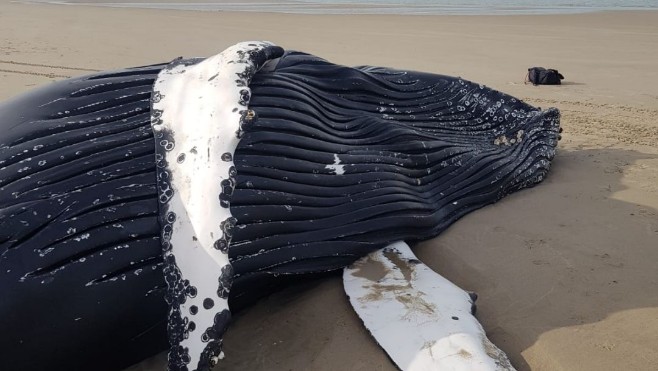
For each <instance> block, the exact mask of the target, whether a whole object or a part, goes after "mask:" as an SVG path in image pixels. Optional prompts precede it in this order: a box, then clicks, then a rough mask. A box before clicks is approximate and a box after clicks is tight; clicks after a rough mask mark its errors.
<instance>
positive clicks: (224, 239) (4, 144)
mask: <svg viewBox="0 0 658 371" xmlns="http://www.w3.org/2000/svg"><path fill="white" fill-rule="evenodd" d="M559 131H560V129H559V112H558V111H557V110H556V109H548V110H546V111H541V110H539V109H537V108H535V107H532V106H530V105H528V104H526V103H524V102H522V101H520V100H517V99H515V98H513V97H511V96H508V95H506V94H504V93H500V92H497V91H494V90H491V89H489V88H487V87H484V86H482V85H478V84H475V83H472V82H469V81H466V80H463V79H461V78H453V77H448V76H443V75H436V74H428V73H421V72H412V71H402V70H394V69H389V68H380V67H368V66H366V67H356V68H351V67H344V66H339V65H335V64H332V63H330V62H327V61H325V60H323V59H321V58H318V57H315V56H312V55H309V54H305V53H301V52H295V51H285V50H283V49H282V48H280V47H278V46H275V45H273V44H270V43H263V42H247V43H240V44H237V45H235V46H233V47H230V48H228V49H226V50H225V51H224V52H222V53H220V54H218V55H216V56H214V57H211V58H207V59H177V60H175V61H173V62H171V63H169V64H159V65H152V66H145V67H138V68H129V69H124V70H118V71H112V72H102V73H98V74H94V75H89V76H83V77H78V78H73V79H69V80H64V81H60V82H57V83H54V84H51V85H49V86H46V87H44V88H41V89H37V90H35V91H33V92H30V93H27V94H25V95H22V96H19V97H17V98H14V99H12V100H9V101H7V102H4V103H2V104H0V292H1V293H2V294H3V298H5V299H4V300H2V301H0V318H2V321H0V333H2V334H3V336H2V337H0V349H1V352H2V354H3V355H4V356H6V357H5V359H9V358H11V359H13V360H15V361H13V362H12V363H11V365H10V366H9V367H14V368H15V369H21V370H30V369H35V370H36V369H43V368H54V369H58V368H67V369H82V368H89V367H92V368H93V369H97V370H100V369H117V368H121V367H125V366H127V365H130V364H132V363H134V362H137V361H139V360H141V359H143V358H144V357H146V356H148V355H150V354H153V353H155V352H157V351H159V350H161V349H164V348H165V347H166V346H167V339H169V346H170V354H169V368H170V369H172V370H185V369H189V370H197V369H198V370H207V369H210V368H211V367H212V366H213V365H214V364H215V363H216V362H217V360H218V359H219V358H221V356H222V353H221V338H222V334H223V332H224V331H225V329H226V327H227V326H228V323H229V320H230V316H231V308H239V307H243V306H245V305H247V304H248V303H250V302H252V301H253V300H255V299H256V298H258V297H260V296H262V295H264V294H266V293H268V292H270V291H271V290H272V289H273V288H274V287H277V286H279V285H281V284H285V283H286V282H289V281H291V280H295V279H299V278H301V277H306V276H307V275H308V274H317V273H322V272H329V271H336V270H340V269H342V268H344V267H346V266H348V265H350V264H351V263H353V262H354V261H356V260H357V259H359V258H361V257H363V256H365V255H367V254H369V253H371V252H373V251H377V250H379V249H381V248H383V247H385V246H388V245H389V244H391V243H393V242H396V241H409V242H413V241H418V240H423V239H428V238H432V237H434V236H436V235H437V234H439V233H440V232H441V231H443V230H444V229H445V228H447V227H448V226H449V225H450V224H451V223H453V222H454V221H456V220H457V219H459V218H460V217H461V216H463V215H465V214H466V213H468V212H470V211H473V210H475V209H477V208H480V207H482V206H484V205H487V204H490V203H493V202H496V201H497V200H499V199H501V198H502V197H504V196H505V195H507V194H509V193H511V192H514V191H517V190H520V189H523V188H527V187H531V186H533V185H535V184H537V183H539V182H541V181H542V180H543V179H544V178H545V176H546V174H547V172H548V170H549V168H550V162H551V160H552V159H553V157H554V155H555V150H556V146H557V141H558V139H559ZM163 298H164V299H166V300H163ZM166 333H167V334H168V335H167V334H166ZM82 348H84V349H85V351H84V352H81V351H80V349H82ZM99 359H103V361H102V362H100V364H99V362H98V360H99Z"/></svg>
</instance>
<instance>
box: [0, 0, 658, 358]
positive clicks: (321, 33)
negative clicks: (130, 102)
mask: <svg viewBox="0 0 658 371" xmlns="http://www.w3.org/2000/svg"><path fill="white" fill-rule="evenodd" d="M248 39H267V40H271V41H274V42H276V43H278V44H279V45H281V46H283V47H286V48H289V49H299V50H304V51H308V52H311V53H314V54H317V55H320V56H323V57H325V58H327V59H329V60H331V61H333V62H337V63H342V64H348V65H354V64H374V65H383V66H391V67H400V68H406V69H416V70H424V71H429V72H436V73H443V74H448V75H459V76H462V77H464V78H466V79H470V80H474V81H478V82H481V83H483V84H486V85H488V86H491V87H493V88H495V89H498V90H502V91H504V92H507V93H509V94H512V95H515V96H517V97H520V98H523V99H525V100H526V101H528V102H530V103H532V104H535V105H539V106H542V107H548V106H555V107H558V108H559V109H560V110H561V111H562V113H563V119H562V123H563V127H564V130H565V131H564V134H563V140H562V142H561V144H560V152H559V155H558V156H557V158H556V159H555V162H554V167H553V170H552V172H551V174H550V176H549V177H548V179H547V180H546V181H545V182H544V183H543V184H541V185H539V186H537V187H536V188H534V189H531V190H525V191H523V192H520V193H517V194H514V195H512V196H509V197H507V198H506V199H504V200H503V201H501V202H499V203H498V204H495V205H493V206H489V207H485V208H484V209H481V210H479V211H477V212H474V213H472V214H469V215H468V216H466V217H465V218H463V219H462V220H460V221H458V222H457V223H456V224H454V225H453V226H452V227H450V228H449V229H448V231H446V232H445V233H443V234H442V235H441V236H439V237H438V238H436V239H434V240H431V241H427V242H424V243H421V244H420V245H418V246H417V247H416V248H415V251H416V252H417V253H418V255H419V257H420V258H421V259H422V260H423V261H424V262H426V263H427V264H429V265H430V266H431V267H432V268H434V269H435V270H437V271H438V272H440V273H441V274H443V275H444V276H446V277H447V278H449V279H451V280H453V281H454V282H455V283H457V284H458V285H460V286H461V287H462V288H464V289H467V290H473V291H476V292H478V293H479V295H480V299H479V308H478V317H479V318H480V320H481V321H482V323H483V325H484V327H485V328H486V330H487V332H488V334H489V336H490V338H491V339H492V340H493V341H494V342H495V343H496V344H497V345H498V346H499V347H501V348H502V349H503V350H505V351H506V352H507V354H508V355H509V356H510V358H511V359H512V361H513V363H514V364H515V366H516V367H518V368H519V369H522V370H525V369H533V370H597V371H599V370H655V367H656V365H658V269H657V263H658V146H657V143H658V142H657V140H658V120H657V119H656V117H658V68H656V67H658V65H657V64H656V61H658V12H628V13H625V12H610V13H597V14H583V15H559V16H493V17H492V16H469V17H460V16H432V17H424V16H413V17H410V16H406V17H405V16H310V15H285V14H251V13H249V14H247V13H199V12H182V11H166V10H140V9H110V8H95V7H84V6H57V5H43V4H39V5H37V4H18V3H9V2H7V1H5V0H2V2H0V99H5V98H8V97H10V96H12V95H15V94H18V93H21V92H24V91H27V90H29V89H32V88H34V87H36V86H40V85H45V84H48V83H49V82H50V81H52V80H58V79H61V78H63V77H64V76H75V75H80V74H84V73H86V71H87V69H92V70H104V69H111V68H115V67H125V66H132V65H143V64H150V63H154V62H161V61H168V60H171V59H173V58H174V57H176V56H179V55H182V56H208V55H211V54H214V53H216V52H218V51H221V50H222V49H223V48H225V47H227V46H229V45H230V44H232V43H234V42H238V41H242V40H248ZM534 65H542V66H547V67H553V68H558V69H559V70H560V71H561V72H562V73H563V74H564V75H565V76H566V80H565V84H564V85H562V86H559V87H533V86H531V85H524V84H523V83H522V81H523V77H524V75H525V71H526V68H527V67H530V66H534ZM225 351H226V354H227V359H226V360H225V362H223V363H222V366H221V367H219V368H218V369H223V370H311V369H312V370H393V369H394V367H393V366H392V365H391V363H390V362H389V360H388V359H387V357H386V355H385V354H384V353H383V352H382V351H381V350H380V349H379V348H378V347H377V346H376V345H375V343H374V341H372V340H371V339H370V338H369V335H368V334H367V333H366V331H365V330H364V329H363V328H362V326H361V324H360V322H359V320H358V318H357V317H356V316H355V315H354V314H353V313H352V311H351V309H350V307H349V304H348V302H347V300H346V298H345V295H344V293H343V291H342V287H341V282H340V280H339V279H338V278H336V279H327V280H321V281H318V282H312V283H308V284H305V285H303V286H299V287H293V288H290V289H288V290H286V291H284V292H281V293H278V294H275V295H273V296H271V297H270V298H268V299H265V300H263V301H262V302H260V303H259V304H258V305H256V306H254V307H253V308H251V309H250V310H248V311H246V312H245V313H243V314H241V315H240V316H238V318H236V320H235V322H234V323H233V325H232V327H231V329H230V330H229V333H228V335H227V336H226V347H225ZM162 362H163V357H162V356H160V357H157V358H155V359H152V360H150V361H148V362H147V363H143V364H142V365H140V366H137V367H135V368H133V369H132V370H147V369H149V370H150V369H153V370H155V369H160V368H161V367H162V364H163V363H162Z"/></svg>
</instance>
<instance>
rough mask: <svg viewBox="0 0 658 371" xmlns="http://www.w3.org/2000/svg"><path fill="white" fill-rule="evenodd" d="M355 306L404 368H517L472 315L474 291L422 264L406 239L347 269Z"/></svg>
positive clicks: (348, 288) (415, 370) (345, 277)
mask: <svg viewBox="0 0 658 371" xmlns="http://www.w3.org/2000/svg"><path fill="white" fill-rule="evenodd" d="M343 283H344V287H345V292H346V293H347V295H348V296H349V300H350V303H351V304H352V307H353V308H354V310H355V311H356V313H357V314H358V316H359V317H360V318H361V320H362V321H363V323H364V325H365V327H366V328H367V329H368V331H369V332H370V333H371V334H372V336H373V337H374V338H375V340H376V341H377V342H378V343H379V345H380V346H381V347H382V348H383V349H384V350H385V351H386V353H388V355H389V356H390V357H391V359H392V360H393V361H394V362H395V364H396V365H397V366H398V367H399V368H400V369H402V370H407V371H420V370H513V369H514V368H513V367H512V366H511V364H510V362H509V360H508V359H507V356H506V355H505V353H503V351H501V350H500V349H498V348H497V347H496V346H495V345H493V344H492V343H491V342H490V341H489V339H487V337H486V334H485V332H484V329H483V328H482V326H481V325H480V323H479V322H478V320H477V319H476V318H475V316H474V315H473V314H472V310H473V308H474V307H473V300H472V299H471V295H469V293H467V292H466V291H464V290H462V289H461V288H459V287H457V286H456V285H454V284H453V283H452V282H450V281H448V280H447V279H445V278H443V277H442V276H440V275H439V274H437V273H436V272H434V271H432V270H431V269H430V268H429V267H427V266H426V265H425V264H423V263H422V262H420V261H419V260H418V259H417V258H416V256H415V255H414V254H413V253H412V252H411V249H410V248H409V246H408V245H407V244H406V243H404V242H395V243H393V244H391V245H388V246H387V247H385V248H384V249H381V250H378V251H375V252H373V253H371V254H370V255H368V256H366V257H364V258H361V259H359V260H357V261H356V262H355V263H354V264H352V265H351V266H349V267H347V268H345V270H344V272H343Z"/></svg>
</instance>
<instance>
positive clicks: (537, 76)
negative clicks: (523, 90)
mask: <svg viewBox="0 0 658 371" xmlns="http://www.w3.org/2000/svg"><path fill="white" fill-rule="evenodd" d="M562 79H564V76H562V74H561V73H559V72H557V70H553V69H550V68H549V69H546V68H544V67H532V68H528V75H527V76H526V81H525V82H526V84H527V83H528V82H531V83H532V85H560V84H562V81H561V80H562Z"/></svg>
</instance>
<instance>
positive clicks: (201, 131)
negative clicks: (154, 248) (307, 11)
mask: <svg viewBox="0 0 658 371" xmlns="http://www.w3.org/2000/svg"><path fill="white" fill-rule="evenodd" d="M282 53H283V50H282V49H281V48H279V47H276V46H274V45H272V44H270V43H266V42H245V43H240V44H237V45H234V46H232V47H230V48H228V49H226V50H224V51H223V52H222V53H220V54H217V55H215V56H213V57H210V58H208V59H205V60H203V61H201V62H199V63H190V64H186V62H185V61H176V62H173V63H171V64H170V65H169V66H167V68H165V69H163V70H162V71H161V72H160V74H159V75H158V78H157V80H156V82H155V84H154V87H153V94H152V102H153V105H152V110H151V119H152V127H153V132H154V136H155V140H156V166H157V186H158V196H159V201H160V221H161V224H162V236H161V237H162V245H163V250H164V253H163V254H164V267H163V271H164V274H165V280H166V282H167V294H166V299H167V302H168V304H169V321H168V333H169V342H170V345H171V349H170V352H169V369H170V370H183V369H184V370H209V369H210V368H211V367H212V366H214V365H215V363H216V362H217V360H218V359H219V358H221V357H222V353H221V348H222V336H223V333H224V331H225V330H226V327H227V326H228V322H229V319H230V317H231V314H230V311H229V307H228V294H229V290H230V286H231V283H232V280H233V269H232V266H231V264H230V262H229V258H228V248H229V245H230V242H231V236H232V229H233V227H234V226H235V223H236V220H235V218H233V216H232V215H231V209H230V198H231V197H230V196H231V194H232V193H233V189H234V187H235V177H236V169H235V166H234V164H233V157H234V154H235V149H236V147H237V144H238V142H239V140H240V137H241V135H242V129H243V125H248V124H250V123H251V122H252V121H253V120H254V118H255V116H256V114H255V113H254V112H253V111H251V110H249V108H248V104H249V100H250V96H251V91H250V89H249V83H250V81H251V78H252V77H253V75H254V74H255V73H256V72H257V71H258V69H259V68H260V67H261V66H262V65H263V64H264V63H265V62H267V61H268V60H270V59H272V58H277V57H279V56H280V55H281V54H282ZM195 62H196V61H195Z"/></svg>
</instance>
